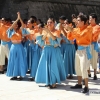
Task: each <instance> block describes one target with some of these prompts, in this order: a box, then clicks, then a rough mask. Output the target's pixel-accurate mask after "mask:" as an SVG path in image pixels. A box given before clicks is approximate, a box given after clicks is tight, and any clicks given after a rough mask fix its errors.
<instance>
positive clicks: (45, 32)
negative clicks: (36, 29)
mask: <svg viewBox="0 0 100 100" xmlns="http://www.w3.org/2000/svg"><path fill="white" fill-rule="evenodd" d="M47 34H48V32H47V31H45V28H44V29H43V31H42V35H43V37H42V40H45V39H46V37H47Z"/></svg>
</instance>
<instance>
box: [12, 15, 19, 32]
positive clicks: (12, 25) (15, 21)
mask: <svg viewBox="0 0 100 100" xmlns="http://www.w3.org/2000/svg"><path fill="white" fill-rule="evenodd" d="M17 15H18V14H17ZM18 20H19V17H18V16H17V19H16V21H15V22H14V23H13V24H12V25H11V27H10V30H12V29H13V28H14V26H15V25H16V24H17V22H18Z"/></svg>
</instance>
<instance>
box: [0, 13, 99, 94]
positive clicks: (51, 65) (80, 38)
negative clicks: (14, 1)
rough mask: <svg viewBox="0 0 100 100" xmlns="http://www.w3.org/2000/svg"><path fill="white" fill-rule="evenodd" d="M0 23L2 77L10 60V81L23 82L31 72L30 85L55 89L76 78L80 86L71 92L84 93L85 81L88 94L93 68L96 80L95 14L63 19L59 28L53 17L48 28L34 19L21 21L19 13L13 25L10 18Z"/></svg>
mask: <svg viewBox="0 0 100 100" xmlns="http://www.w3.org/2000/svg"><path fill="white" fill-rule="evenodd" d="M0 21H1V22H0V40H1V44H0V73H1V74H3V73H4V65H5V58H6V57H7V58H8V63H7V72H6V75H7V76H8V77H11V79H10V80H22V79H23V78H24V77H26V74H27V71H30V77H29V80H30V81H35V82H36V83H44V84H45V86H46V87H47V88H49V89H53V88H56V87H57V83H58V84H60V83H61V82H62V81H65V80H66V78H67V79H72V78H73V74H76V75H77V78H78V83H77V84H76V85H75V86H71V88H72V89H82V85H83V84H82V80H84V85H85V87H84V88H83V90H82V93H87V92H88V91H89V87H88V77H91V73H90V68H89V67H90V64H91V65H92V68H93V69H94V77H93V79H94V80H97V75H96V73H97V58H98V52H100V45H99V42H100V35H99V34H100V26H99V25H97V23H96V21H97V15H96V14H95V13H92V14H90V15H89V16H87V15H84V14H83V13H79V15H78V16H75V15H74V14H73V15H72V22H69V20H68V19H67V18H66V17H65V16H61V17H60V18H59V23H58V24H57V23H56V20H55V19H54V18H53V17H49V18H48V19H47V23H46V24H44V23H43V22H42V21H41V20H40V19H38V20H37V18H36V17H35V16H31V17H30V18H29V20H22V18H21V15H20V13H19V12H18V13H17V19H16V20H15V21H13V23H12V22H11V20H10V19H9V18H2V19H1V20H0ZM99 72H100V70H99Z"/></svg>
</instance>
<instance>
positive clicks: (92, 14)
mask: <svg viewBox="0 0 100 100" xmlns="http://www.w3.org/2000/svg"><path fill="white" fill-rule="evenodd" d="M89 16H92V18H95V21H97V15H96V14H95V13H91V14H90V15H89Z"/></svg>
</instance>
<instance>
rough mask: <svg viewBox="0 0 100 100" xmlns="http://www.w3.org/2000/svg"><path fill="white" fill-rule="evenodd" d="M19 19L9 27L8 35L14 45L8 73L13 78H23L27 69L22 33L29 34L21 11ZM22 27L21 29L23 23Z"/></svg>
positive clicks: (11, 49) (10, 55) (11, 50)
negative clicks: (24, 26) (21, 16)
mask: <svg viewBox="0 0 100 100" xmlns="http://www.w3.org/2000/svg"><path fill="white" fill-rule="evenodd" d="M17 14H18V18H17V20H16V21H15V22H14V23H13V24H12V26H11V27H10V28H9V29H8V31H7V35H8V37H9V38H10V39H11V42H12V45H11V48H10V54H9V60H8V66H7V73H6V75H7V76H9V77H12V78H11V80H17V79H18V80H22V77H25V76H26V71H27V68H28V67H27V61H26V56H25V50H24V48H23V45H22V43H21V41H22V35H27V34H29V33H28V32H26V30H25V29H24V28H23V22H22V20H21V18H20V13H19V12H18V13H17ZM19 20H20V21H21V23H22V27H21V29H20V26H21V23H20V22H19Z"/></svg>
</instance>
